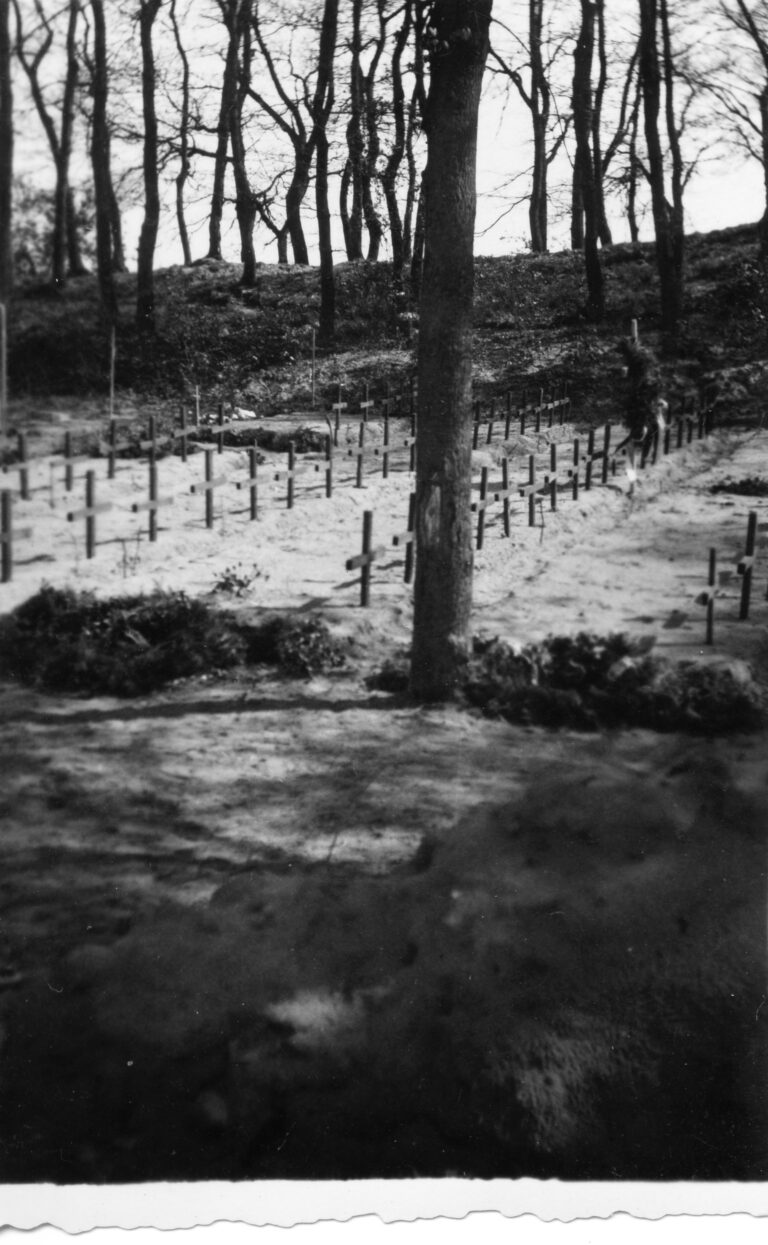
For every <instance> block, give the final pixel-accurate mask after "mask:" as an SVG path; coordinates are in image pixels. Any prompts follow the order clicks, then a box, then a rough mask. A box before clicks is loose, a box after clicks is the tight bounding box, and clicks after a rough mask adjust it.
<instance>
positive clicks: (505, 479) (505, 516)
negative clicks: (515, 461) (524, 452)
mask: <svg viewBox="0 0 768 1245" xmlns="http://www.w3.org/2000/svg"><path fill="white" fill-rule="evenodd" d="M501 488H502V492H503V494H504V496H503V500H502V511H501V513H502V521H503V523H504V535H505V536H509V459H508V458H507V456H506V454H505V455H504V457H503V458H502V460H501Z"/></svg>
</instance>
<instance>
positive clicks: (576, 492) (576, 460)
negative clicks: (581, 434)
mask: <svg viewBox="0 0 768 1245" xmlns="http://www.w3.org/2000/svg"><path fill="white" fill-rule="evenodd" d="M580 470H581V465H580V463H579V438H578V437H576V438H575V439H574V442H573V472H572V476H573V479H572V485H573V500H574V501H578V500H579V471H580Z"/></svg>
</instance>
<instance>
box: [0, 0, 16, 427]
mask: <svg viewBox="0 0 768 1245" xmlns="http://www.w3.org/2000/svg"><path fill="white" fill-rule="evenodd" d="M10 25H11V14H10V0H0V302H3V303H7V301H8V299H9V298H10V295H11V290H12V288H13V247H12V245H11V223H12V217H11V211H12V209H11V186H12V184H13V88H12V85H11V30H10ZM3 414H5V412H3Z"/></svg>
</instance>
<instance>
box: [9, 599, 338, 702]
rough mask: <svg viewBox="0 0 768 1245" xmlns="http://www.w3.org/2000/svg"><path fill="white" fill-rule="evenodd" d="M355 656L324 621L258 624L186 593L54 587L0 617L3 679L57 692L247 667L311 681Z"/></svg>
mask: <svg viewBox="0 0 768 1245" xmlns="http://www.w3.org/2000/svg"><path fill="white" fill-rule="evenodd" d="M345 659H346V649H345V646H344V645H343V644H342V642H341V641H339V640H337V639H335V638H334V637H333V636H332V635H331V634H330V632H329V631H328V628H327V627H326V625H325V623H323V622H322V620H321V619H319V618H316V617H307V618H302V619H299V620H297V619H294V618H290V617H284V616H278V617H276V618H272V619H269V620H268V621H267V622H265V623H262V624H260V625H258V626H249V625H247V624H244V623H242V622H241V621H240V620H239V619H238V618H236V616H235V615H234V614H233V613H232V612H231V611H228V610H221V609H217V608H215V607H213V606H211V605H210V604H208V603H207V602H205V601H201V600H192V599H191V598H189V597H187V596H186V595H185V594H184V593H183V592H162V591H159V590H158V591H156V592H153V593H150V594H148V595H146V596H124V597H113V598H110V599H108V600H97V599H96V597H94V596H93V594H92V593H87V592H75V591H74V590H73V589H71V588H52V587H50V586H45V587H44V588H42V589H41V591H40V592H38V593H37V594H36V595H35V596H33V597H30V599H29V600H28V601H25V602H24V603H23V604H22V605H20V606H19V607H18V608H17V609H16V610H14V611H13V613H11V614H9V615H7V616H6V617H4V618H3V619H0V675H3V676H5V677H6V678H11V679H14V680H16V681H18V682H20V683H24V684H27V685H28V686H31V687H35V688H38V689H40V690H45V691H51V692H67V693H75V694H77V695H87V696H95V695H112V696H139V695H146V694H147V693H149V692H153V691H155V690H157V689H158V688H161V687H163V686H165V685H166V684H168V683H171V682H173V681H175V680H177V679H181V678H189V677H190V676H193V675H200V674H210V673H221V672H223V671H225V670H228V669H232V668H233V667H235V666H239V665H243V664H246V663H270V664H274V665H277V666H279V667H280V668H281V669H282V670H283V671H284V672H285V673H286V674H289V675H292V676H300V677H308V676H310V675H312V674H316V673H318V672H320V671H324V670H328V669H332V668H336V667H338V666H341V665H343V664H344V661H345Z"/></svg>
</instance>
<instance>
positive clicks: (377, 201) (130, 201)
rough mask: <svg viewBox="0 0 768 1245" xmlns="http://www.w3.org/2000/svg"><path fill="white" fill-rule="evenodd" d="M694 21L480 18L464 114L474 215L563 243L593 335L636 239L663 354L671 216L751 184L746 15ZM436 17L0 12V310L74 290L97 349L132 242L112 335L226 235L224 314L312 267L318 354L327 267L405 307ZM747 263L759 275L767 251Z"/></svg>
mask: <svg viewBox="0 0 768 1245" xmlns="http://www.w3.org/2000/svg"><path fill="white" fill-rule="evenodd" d="M696 7H697V11H696V20H695V21H692V20H691V11H690V6H689V5H688V4H686V3H685V2H684V0H623V2H622V3H621V4H619V5H616V6H610V7H609V6H606V5H605V4H604V0H578V2H577V0H570V2H569V3H567V4H555V3H554V2H553V0H510V2H509V3H505V4H503V5H500V4H497V5H496V7H495V10H494V13H493V19H492V24H491V31H490V36H491V46H490V51H489V55H488V59H487V67H486V72H485V78H484V86H483V98H482V104H481V123H482V118H486V119H487V122H488V125H491V126H494V127H497V129H498V133H499V150H498V152H497V166H498V182H497V185H496V186H495V188H494V191H493V194H492V196H491V197H492V199H493V204H492V206H493V212H494V213H495V215H496V216H497V217H498V218H503V217H504V216H505V215H506V214H508V213H510V212H512V211H513V210H514V209H515V208H516V207H517V206H519V205H520V204H522V203H525V204H526V206H527V236H526V239H525V245H526V246H527V247H529V248H530V249H531V250H532V251H533V252H534V253H542V252H546V251H547V249H548V247H549V245H550V240H551V238H552V236H553V229H554V228H555V227H556V228H557V229H558V230H559V231H560V233H562V230H563V228H564V226H566V225H567V231H568V236H569V242H570V246H571V248H572V249H573V251H574V252H577V253H582V254H583V257H584V264H585V279H586V297H585V311H586V312H587V314H588V315H589V316H590V317H591V318H592V319H595V320H599V319H600V318H601V316H602V315H603V314H604V312H605V305H606V285H605V276H604V270H603V264H602V262H601V248H603V247H604V246H606V245H607V244H609V243H610V242H611V240H612V236H613V235H614V234H616V235H617V236H619V235H620V236H621V237H622V238H627V237H628V238H629V240H630V241H631V242H633V243H635V242H637V241H638V239H639V238H640V236H641V232H643V233H644V234H645V235H646V236H647V235H648V234H649V232H650V233H651V234H652V236H653V237H654V238H655V242H656V251H657V263H658V273H659V290H660V311H661V317H662V322H663V326H664V329H665V331H666V333H667V334H668V335H672V336H674V333H675V330H676V328H677V326H678V324H679V321H680V318H681V316H682V314H683V299H684V283H685V212H686V195H687V194H688V193H690V190H691V188H692V187H695V184H696V180H697V177H698V176H699V175H700V173H701V172H702V170H704V169H706V168H707V167H709V166H711V164H712V162H713V161H720V162H721V163H722V165H723V167H724V168H732V167H734V165H735V163H736V162H737V161H738V159H740V158H742V157H743V158H745V159H748V160H750V161H757V162H758V163H759V164H761V165H762V166H763V168H765V167H766V164H767V163H768V103H767V102H766V101H768V5H767V4H766V3H765V0H716V2H715V3H709V2H708V3H706V4H702V5H697V6H696ZM433 9H434V6H433V5H432V4H430V3H427V2H426V0H324V3H323V4H322V5H311V4H310V5H308V4H305V3H302V0H136V2H135V3H130V4H109V3H105V0H0V301H3V302H8V300H9V299H10V297H11V292H12V287H13V284H14V282H16V283H17V285H21V286H22V288H23V287H24V286H25V284H27V283H28V282H29V281H30V279H31V280H33V281H34V282H35V283H37V284H38V285H39V284H40V283H41V282H42V283H43V284H49V285H50V287H51V288H52V289H54V290H61V289H62V288H63V287H64V286H65V285H66V283H67V281H68V280H70V279H71V278H73V277H76V276H77V275H78V274H82V273H83V272H84V271H85V270H87V269H90V270H93V271H95V272H96V273H97V274H98V280H99V289H100V298H101V307H102V319H103V322H104V323H105V325H106V326H109V325H111V324H112V323H113V322H114V321H115V319H116V317H117V315H118V301H119V298H118V281H119V274H120V273H121V272H124V271H126V270H127V268H128V267H129V266H131V267H132V266H133V258H134V257H133V254H132V253H131V247H130V246H129V244H128V243H127V242H126V238H127V237H128V235H129V234H131V235H132V233H135V232H137V233H138V251H137V263H136V268H137V285H136V291H135V306H134V318H135V323H136V327H137V330H138V331H140V332H141V333H142V334H144V335H148V336H150V337H151V335H152V334H153V333H154V332H155V330H156V323H155V310H156V298H157V295H156V289H155V279H154V273H155V268H156V267H157V266H158V253H160V254H161V255H162V256H167V255H168V254H169V253H171V254H173V255H174V256H177V257H178V258H179V259H181V261H182V262H183V264H184V265H189V264H191V263H192V262H193V261H195V260H201V259H204V258H208V259H211V260H216V259H221V258H222V257H224V258H228V257H231V256H228V255H227V253H226V252H227V245H228V238H229V237H230V236H236V238H237V251H238V252H239V258H240V260H241V262H242V273H241V277H240V282H241V284H242V286H243V287H244V288H246V289H247V288H248V287H252V286H253V285H254V283H255V280H256V269H257V265H258V264H260V263H262V262H263V261H264V260H265V259H269V260H270V261H271V260H274V259H275V258H276V259H277V260H278V262H279V263H281V264H288V263H290V262H293V263H295V264H307V263H308V262H309V261H310V259H311V260H313V261H314V262H317V261H319V266H320V278H319V290H320V295H321V297H320V303H319V309H318V330H319V337H320V339H321V340H323V339H324V340H325V341H327V342H329V341H333V339H334V334H335V331H336V325H337V315H338V309H337V305H336V304H337V297H336V295H337V281H336V279H335V271H334V270H335V266H336V265H337V264H338V262H339V260H340V259H343V260H347V261H356V260H361V259H365V260H369V261H376V260H379V259H387V260H389V261H390V262H391V266H392V267H391V271H392V281H393V284H394V285H395V287H396V288H397V289H402V290H403V291H404V292H405V294H406V295H411V294H417V293H418V289H419V281H420V273H421V266H422V261H423V248H424V208H425V196H424V194H423V186H422V176H423V170H424V164H425V158H426V138H425V127H426V126H427V125H428V107H427V101H428V93H429V83H430V76H431V73H432V68H433V66H434V63H435V60H436V58H438V59H439V58H440V56H441V55H442V53H443V52H444V49H441V47H440V45H439V40H438V39H437V38H436V35H435V30H436V27H435V25H434V13H433ZM471 9H472V6H470V12H471ZM470 20H471V18H470ZM502 118H503V119H504V120H505V121H508V122H509V124H508V125H507V128H506V129H504V130H503V137H502V125H501V119H502ZM497 119H499V120H498V122H497ZM127 222H128V225H127ZM128 226H130V227H128ZM158 240H160V243H161V249H160V252H158ZM760 246H761V256H762V258H763V261H765V253H766V250H767V249H768V239H767V238H766V231H765V227H764V228H763V230H762V232H761V243H760Z"/></svg>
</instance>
